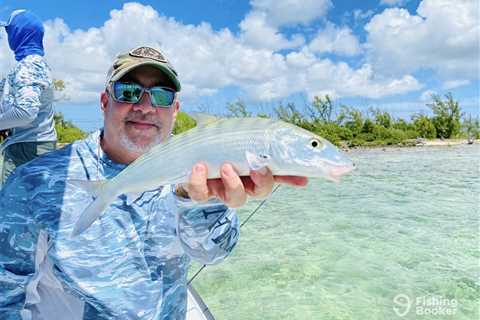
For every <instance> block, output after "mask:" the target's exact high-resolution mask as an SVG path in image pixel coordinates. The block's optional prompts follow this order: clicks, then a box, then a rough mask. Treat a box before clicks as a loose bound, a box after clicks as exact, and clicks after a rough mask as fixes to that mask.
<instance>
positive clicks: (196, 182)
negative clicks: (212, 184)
mask: <svg viewBox="0 0 480 320" xmlns="http://www.w3.org/2000/svg"><path fill="white" fill-rule="evenodd" d="M207 177H208V171H207V166H206V165H205V164H203V163H197V164H195V165H194V166H193V169H192V174H191V175H190V180H189V182H188V184H187V188H186V189H187V191H188V195H189V196H190V199H192V200H194V201H198V202H204V201H207V200H208V187H207Z"/></svg>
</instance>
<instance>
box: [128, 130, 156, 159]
mask: <svg viewBox="0 0 480 320" xmlns="http://www.w3.org/2000/svg"><path fill="white" fill-rule="evenodd" d="M161 142H162V139H161V138H160V136H156V137H155V139H154V140H153V141H152V142H150V143H149V144H146V145H144V146H139V145H136V144H135V143H133V142H132V140H130V139H129V138H128V137H127V135H126V134H122V135H121V137H120V144H121V145H122V146H123V147H124V148H125V149H127V150H128V151H129V152H132V153H138V154H144V153H146V152H148V151H150V149H152V148H153V147H154V146H156V145H158V144H160V143H161Z"/></svg>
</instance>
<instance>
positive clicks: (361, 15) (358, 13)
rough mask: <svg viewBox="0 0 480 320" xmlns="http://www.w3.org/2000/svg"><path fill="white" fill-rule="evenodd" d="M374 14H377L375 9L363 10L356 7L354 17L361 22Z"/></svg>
mask: <svg viewBox="0 0 480 320" xmlns="http://www.w3.org/2000/svg"><path fill="white" fill-rule="evenodd" d="M374 14H375V12H374V11H373V10H366V11H363V10H361V9H355V10H353V19H354V20H355V21H356V22H359V21H362V20H365V19H368V18H370V17H371V16H373V15H374Z"/></svg>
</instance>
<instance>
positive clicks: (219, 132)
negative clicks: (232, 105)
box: [111, 118, 288, 191]
mask: <svg viewBox="0 0 480 320" xmlns="http://www.w3.org/2000/svg"><path fill="white" fill-rule="evenodd" d="M277 126H288V124H285V123H281V122H278V121H273V120H270V119H259V118H229V119H221V120H217V121H215V122H213V123H210V124H208V125H206V126H202V125H200V126H197V127H195V128H193V129H191V130H189V131H187V132H185V133H183V134H180V135H178V136H174V137H172V138H170V139H169V140H168V141H167V142H166V143H164V144H160V145H158V146H156V147H154V148H152V149H151V150H150V151H149V152H148V153H146V154H145V155H143V156H142V157H140V158H139V159H137V160H136V161H134V162H133V163H132V164H130V165H129V166H128V167H127V168H125V169H124V170H123V171H122V172H121V173H120V174H118V175H117V176H116V177H115V178H113V179H112V181H111V182H113V183H114V184H116V185H120V186H121V185H123V186H124V187H123V188H122V190H124V191H127V190H128V189H135V188H137V187H138V185H135V183H133V184H132V177H135V178H134V179H135V180H136V181H138V183H139V184H140V183H141V184H142V186H143V187H144V188H148V187H152V188H154V187H158V186H159V185H161V184H159V183H160V182H161V183H162V184H171V183H178V182H184V181H186V179H187V178H188V175H189V174H190V170H191V168H192V166H193V164H195V163H196V162H198V161H201V160H203V161H206V162H207V164H208V165H209V178H215V177H218V173H219V169H220V166H221V165H222V164H223V163H224V162H225V161H226V160H228V161H229V162H231V163H233V164H234V166H235V168H236V169H237V170H238V171H239V174H240V175H246V174H248V172H249V170H250V168H249V167H248V164H247V162H246V158H245V152H246V151H250V152H252V153H254V154H256V155H260V154H264V153H266V152H267V153H268V150H267V147H268V146H267V145H266V140H267V139H268V136H267V135H268V131H269V130H268V129H272V128H274V127H277ZM155 159H157V160H155ZM127 176H130V178H128V177H127ZM123 177H125V178H127V179H129V181H128V184H129V185H126V184H124V183H122V182H127V181H122V180H124V179H123ZM149 182H150V183H151V184H150V183H149Z"/></svg>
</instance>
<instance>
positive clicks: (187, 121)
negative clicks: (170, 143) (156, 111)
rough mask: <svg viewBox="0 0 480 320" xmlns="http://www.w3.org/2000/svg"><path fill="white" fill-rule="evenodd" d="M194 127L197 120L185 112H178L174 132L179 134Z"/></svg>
mask: <svg viewBox="0 0 480 320" xmlns="http://www.w3.org/2000/svg"><path fill="white" fill-rule="evenodd" d="M193 127H195V120H193V119H192V118H191V117H190V116H188V115H187V114H186V113H185V112H182V111H180V112H179V113H178V114H177V119H176V120H175V126H174V127H173V134H178V133H180V132H184V131H187V130H189V129H191V128H193Z"/></svg>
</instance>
